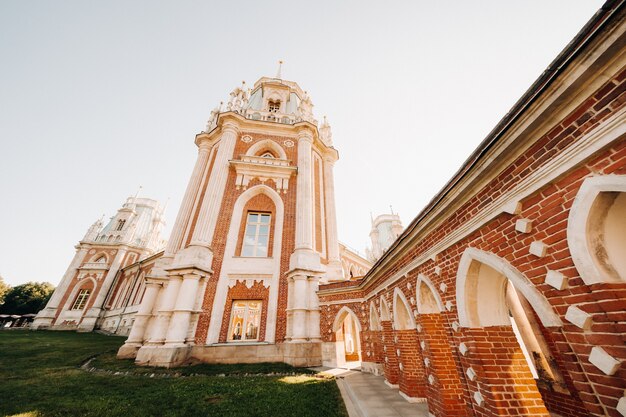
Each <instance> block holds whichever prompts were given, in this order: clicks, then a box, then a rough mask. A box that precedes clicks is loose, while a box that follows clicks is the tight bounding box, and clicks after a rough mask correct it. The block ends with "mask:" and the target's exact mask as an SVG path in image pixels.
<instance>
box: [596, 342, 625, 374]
mask: <svg viewBox="0 0 626 417" xmlns="http://www.w3.org/2000/svg"><path fill="white" fill-rule="evenodd" d="M589 362H591V364H592V365H594V366H595V367H596V368H598V369H599V370H601V371H602V372H604V373H605V374H607V375H614V374H615V372H617V370H618V369H619V368H620V366H621V365H622V362H620V361H618V360H617V359H615V358H614V357H613V356H611V355H609V354H608V353H606V351H605V350H604V349H602V348H601V347H598V346H594V347H592V348H591V354H590V355H589Z"/></svg>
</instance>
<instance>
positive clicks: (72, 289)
mask: <svg viewBox="0 0 626 417" xmlns="http://www.w3.org/2000/svg"><path fill="white" fill-rule="evenodd" d="M163 225H164V221H163V209H162V207H161V206H160V205H159V203H158V202H156V201H155V200H151V199H148V198H138V197H137V196H135V197H129V198H128V199H127V200H126V202H125V203H124V204H123V205H122V207H121V208H120V209H119V210H118V212H117V214H116V215H115V216H113V217H111V219H110V220H109V222H108V223H107V224H106V226H104V227H103V223H102V220H98V221H96V222H95V223H94V224H93V225H92V226H91V227H90V228H89V230H88V231H87V233H86V234H85V237H84V238H83V239H82V240H81V241H80V242H79V243H78V245H77V246H76V254H75V255H74V259H73V260H72V262H71V263H70V265H69V267H68V269H67V271H66V273H65V275H63V278H62V279H61V282H60V284H59V286H58V287H57V288H56V290H55V291H54V293H53V294H52V297H51V298H50V300H49V301H48V304H47V305H46V307H45V308H44V309H43V310H41V311H40V312H39V313H38V314H37V317H36V318H35V320H34V322H33V325H32V327H33V328H35V329H40V328H50V329H55V330H80V331H92V330H94V329H95V328H96V325H97V323H98V321H99V319H100V318H101V316H102V314H103V313H104V312H105V310H106V309H105V300H106V299H107V298H109V297H110V293H111V291H112V290H113V289H114V288H115V287H116V283H117V276H118V272H119V271H120V269H122V268H124V267H126V266H128V265H131V264H134V263H136V262H137V261H138V260H139V259H142V258H146V257H148V256H150V255H152V254H154V253H155V252H158V251H159V250H161V249H162V248H163V245H164V241H163V239H162V238H161V229H162V228H163ZM136 290H137V291H136V293H135V297H138V298H137V302H139V298H140V295H139V296H137V293H138V294H142V292H141V291H139V288H137V289H136Z"/></svg>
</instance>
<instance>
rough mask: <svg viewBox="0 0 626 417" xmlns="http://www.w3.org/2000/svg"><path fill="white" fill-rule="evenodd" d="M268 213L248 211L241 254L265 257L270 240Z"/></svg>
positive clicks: (269, 218) (269, 217)
mask: <svg viewBox="0 0 626 417" xmlns="http://www.w3.org/2000/svg"><path fill="white" fill-rule="evenodd" d="M270 220H271V216H270V214H269V213H248V218H247V220H246V230H245V234H244V237H243V248H242V250H241V256H250V257H258V258H265V257H267V246H268V244H269V240H270Z"/></svg>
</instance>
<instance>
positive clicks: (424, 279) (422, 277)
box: [415, 274, 445, 314]
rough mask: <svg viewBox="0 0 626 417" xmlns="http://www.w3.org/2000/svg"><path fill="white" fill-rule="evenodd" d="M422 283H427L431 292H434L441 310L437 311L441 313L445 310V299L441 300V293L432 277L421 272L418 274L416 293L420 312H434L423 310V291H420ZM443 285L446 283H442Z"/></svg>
mask: <svg viewBox="0 0 626 417" xmlns="http://www.w3.org/2000/svg"><path fill="white" fill-rule="evenodd" d="M422 283H424V284H426V286H427V287H428V288H429V289H430V292H431V293H432V294H433V297H434V299H435V302H436V303H437V308H438V309H439V311H437V312H436V313H441V312H442V311H443V310H444V305H443V301H442V300H441V297H440V296H439V293H438V292H437V289H436V288H435V285H434V284H433V282H432V281H431V280H430V278H428V277H427V276H426V275H424V274H419V275H418V276H417V285H416V286H415V295H416V299H417V311H418V312H419V313H420V314H424V313H432V312H425V311H422V310H423V309H422V297H421V292H420V288H421V285H422ZM442 285H445V284H442Z"/></svg>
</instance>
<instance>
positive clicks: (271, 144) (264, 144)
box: [246, 139, 287, 159]
mask: <svg viewBox="0 0 626 417" xmlns="http://www.w3.org/2000/svg"><path fill="white" fill-rule="evenodd" d="M264 148H268V149H271V150H272V151H274V152H276V153H277V154H278V156H277V158H278V159H287V154H286V153H285V150H284V149H283V147H282V146H280V145H279V144H278V143H276V142H275V141H273V140H271V139H264V140H260V141H258V142H257V143H255V144H254V145H252V146H250V147H249V148H248V151H247V152H246V156H258V155H257V153H259V152H260V151H261V150H263V149H264Z"/></svg>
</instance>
